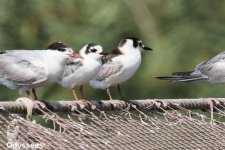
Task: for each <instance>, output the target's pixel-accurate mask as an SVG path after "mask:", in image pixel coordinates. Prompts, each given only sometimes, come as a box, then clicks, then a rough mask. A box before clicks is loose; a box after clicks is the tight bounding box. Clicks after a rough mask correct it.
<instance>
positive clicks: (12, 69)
mask: <svg viewBox="0 0 225 150" xmlns="http://www.w3.org/2000/svg"><path fill="white" fill-rule="evenodd" d="M0 77H2V78H4V79H6V80H9V81H12V82H14V83H16V84H18V85H30V84H38V83H40V82H43V81H45V80H46V76H45V70H44V68H42V67H37V66H35V65H34V64H33V63H32V62H31V61H29V60H25V59H20V58H16V57H13V56H1V57H0Z"/></svg>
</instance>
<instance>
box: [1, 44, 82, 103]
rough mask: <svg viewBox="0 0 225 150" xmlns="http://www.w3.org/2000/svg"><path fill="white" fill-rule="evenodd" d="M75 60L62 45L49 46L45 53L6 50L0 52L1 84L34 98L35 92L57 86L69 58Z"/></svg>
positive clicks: (70, 52)
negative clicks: (56, 83) (54, 84)
mask: <svg viewBox="0 0 225 150" xmlns="http://www.w3.org/2000/svg"><path fill="white" fill-rule="evenodd" d="M72 57H78V55H77V54H75V53H74V52H73V50H72V49H71V48H69V47H67V46H66V45H65V44H63V43H62V42H55V43H52V44H51V45H49V46H48V47H47V49H46V50H6V51H2V52H0V83H1V84H3V85H5V86H7V87H8V88H11V89H19V91H20V93H24V92H26V93H27V95H28V96H29V98H30V99H33V97H32V96H31V93H30V92H31V91H32V93H33V96H34V98H35V99H38V98H37V95H36V92H35V88H37V87H42V86H45V85H47V84H50V83H53V82H56V81H58V80H59V78H60V76H61V75H62V73H63V71H64V67H65V65H66V61H67V60H68V59H69V58H72Z"/></svg>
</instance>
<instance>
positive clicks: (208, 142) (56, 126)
mask: <svg viewBox="0 0 225 150" xmlns="http://www.w3.org/2000/svg"><path fill="white" fill-rule="evenodd" d="M135 102H136V103H134V102H132V103H131V102H130V103H129V104H130V105H126V107H124V108H123V109H116V106H118V105H114V108H113V107H112V106H110V109H112V110H111V111H105V110H104V109H100V107H97V108H95V109H94V110H91V109H86V108H85V107H83V108H81V107H80V108H79V109H78V107H75V108H73V111H64V112H53V111H52V110H53V109H51V110H50V108H51V107H48V109H47V108H46V109H41V108H37V110H38V111H36V112H34V113H33V115H32V119H26V117H25V116H26V115H24V114H21V113H12V112H10V111H8V110H7V109H6V107H5V106H6V103H4V106H2V107H0V108H2V111H1V113H0V149H1V150H8V149H47V150H56V149H57V150H69V149H71V150H75V149H78V150H80V149H81V150H95V149H96V150H103V149H106V150H117V149H118V150H121V149H124V150H126V149H127V150H131V149H134V150H135V149H151V150H165V149H182V150H183V149H188V150H189V149H193V150H202V149H204V150H205V149H210V150H214V149H215V150H220V149H221V150H222V149H225V125H224V120H225V117H224V115H225V112H224V102H223V101H222V100H218V101H217V102H218V103H216V102H215V101H213V103H209V101H208V100H203V101H202V102H204V104H203V103H201V102H200V101H197V102H195V103H193V101H190V105H188V106H187V105H186V106H185V107H186V108H185V107H181V106H184V105H182V104H183V102H182V101H179V103H177V102H174V101H171V102H170V101H169V100H167V101H163V100H162V101H160V100H159V101H157V103H158V105H156V104H157V103H155V102H156V101H155V100H153V101H152V103H151V104H149V105H144V107H140V105H137V103H138V101H135ZM142 102H145V101H142ZM159 102H160V104H161V105H159ZM163 102H166V103H167V104H166V105H165V103H163ZM106 103H107V102H106ZM185 103H186V104H187V103H188V102H185ZM17 104H18V103H16V104H15V105H17ZM110 104H111V105H112V103H110ZM117 104H118V102H117ZM101 105H104V103H101ZM0 106H1V103H0ZM210 106H211V107H210ZM3 107H5V108H3ZM13 107H14V106H13ZM187 107H189V108H190V109H187ZM102 108H103V107H102ZM120 108H121V106H120ZM192 108H195V109H194V110H193V109H192ZM196 108H199V109H196ZM210 108H211V109H210ZM17 111H18V110H17Z"/></svg>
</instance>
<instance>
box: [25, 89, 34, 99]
mask: <svg viewBox="0 0 225 150" xmlns="http://www.w3.org/2000/svg"><path fill="white" fill-rule="evenodd" d="M26 93H27V96H28V97H29V99H30V100H32V101H33V100H34V99H33V97H32V96H31V94H30V91H29V90H26Z"/></svg>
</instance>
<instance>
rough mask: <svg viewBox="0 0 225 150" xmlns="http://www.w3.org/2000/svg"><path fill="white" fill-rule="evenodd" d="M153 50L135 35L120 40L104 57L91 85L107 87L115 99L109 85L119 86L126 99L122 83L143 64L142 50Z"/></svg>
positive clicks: (99, 87) (109, 94)
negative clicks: (121, 86) (121, 87)
mask: <svg viewBox="0 0 225 150" xmlns="http://www.w3.org/2000/svg"><path fill="white" fill-rule="evenodd" d="M144 50H152V49H151V48H149V47H145V46H144V44H143V42H142V41H141V40H139V39H137V38H135V37H129V38H124V39H122V40H120V42H119V44H118V47H117V48H116V49H114V50H112V51H111V52H109V53H106V54H105V55H104V56H103V57H102V63H103V65H102V66H101V69H100V71H99V72H98V74H97V76H96V77H95V78H94V79H93V80H91V81H90V85H91V86H92V87H93V88H96V89H107V95H108V97H109V100H113V98H112V95H111V93H110V90H109V87H111V86H117V89H118V91H119V94H120V97H121V98H122V99H123V100H124V98H123V96H122V94H121V89H120V84H121V83H122V82H124V81H126V80H128V79H130V78H131V77H132V76H133V75H134V73H135V72H136V71H137V70H138V68H139V66H140V64H141V52H142V51H144Z"/></svg>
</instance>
